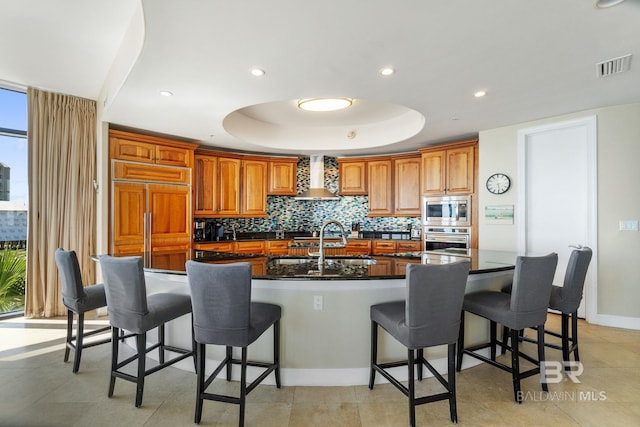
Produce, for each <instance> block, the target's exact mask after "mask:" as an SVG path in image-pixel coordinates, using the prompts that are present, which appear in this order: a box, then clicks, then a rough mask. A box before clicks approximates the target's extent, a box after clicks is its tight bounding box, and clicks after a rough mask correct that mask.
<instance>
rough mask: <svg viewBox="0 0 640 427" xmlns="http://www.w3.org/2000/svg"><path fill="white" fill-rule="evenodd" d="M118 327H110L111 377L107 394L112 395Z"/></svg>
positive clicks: (116, 356)
mask: <svg viewBox="0 0 640 427" xmlns="http://www.w3.org/2000/svg"><path fill="white" fill-rule="evenodd" d="M119 333H120V329H119V328H116V327H115V326H113V327H112V328H111V379H110V380H109V392H108V394H107V395H108V396H109V397H111V396H113V389H114V388H115V386H116V370H117V369H118V343H119V342H120V341H119V340H118V335H119Z"/></svg>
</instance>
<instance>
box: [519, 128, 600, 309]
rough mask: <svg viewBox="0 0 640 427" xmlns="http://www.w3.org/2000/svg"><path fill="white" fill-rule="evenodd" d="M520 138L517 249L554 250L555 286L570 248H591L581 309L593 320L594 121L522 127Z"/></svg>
mask: <svg viewBox="0 0 640 427" xmlns="http://www.w3.org/2000/svg"><path fill="white" fill-rule="evenodd" d="M518 136H519V138H518V139H519V141H518V144H519V145H518V155H519V167H518V170H519V171H520V172H519V180H518V182H519V189H518V194H519V200H518V206H519V207H520V209H519V215H518V237H519V239H518V246H519V250H520V251H521V252H525V253H527V254H532V255H544V254H547V253H550V252H556V253H557V254H558V267H557V269H556V274H555V278H554V285H556V286H562V284H563V281H564V275H565V270H566V268H567V262H568V260H569V255H570V254H571V251H572V249H573V248H572V246H589V247H591V248H592V249H593V250H594V256H593V259H592V261H591V264H590V268H589V274H588V277H587V279H586V282H585V292H584V298H583V300H582V304H581V306H580V309H579V310H578V315H579V316H580V317H585V316H588V317H587V318H589V317H591V315H595V313H596V310H595V308H596V305H595V303H596V300H595V298H596V295H597V294H596V292H595V277H597V276H595V275H594V274H593V272H594V271H595V265H596V259H597V257H596V253H595V249H596V232H595V230H596V217H595V216H596V209H595V207H596V203H595V202H596V185H595V183H596V168H595V159H596V143H595V140H596V119H595V117H587V118H585V119H579V120H572V121H569V122H562V123H556V124H552V125H546V126H541V127H536V128H529V129H522V130H521V131H520V132H519V135H518ZM590 303H593V305H589V304H590ZM585 307H586V308H585Z"/></svg>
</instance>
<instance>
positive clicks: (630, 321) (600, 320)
mask: <svg viewBox="0 0 640 427" xmlns="http://www.w3.org/2000/svg"><path fill="white" fill-rule="evenodd" d="M591 323H593V324H596V325H601V326H610V327H612V328H624V329H635V330H640V317H625V316H614V315H611V314H598V315H596V318H595V319H594V320H593V321H592V322H591Z"/></svg>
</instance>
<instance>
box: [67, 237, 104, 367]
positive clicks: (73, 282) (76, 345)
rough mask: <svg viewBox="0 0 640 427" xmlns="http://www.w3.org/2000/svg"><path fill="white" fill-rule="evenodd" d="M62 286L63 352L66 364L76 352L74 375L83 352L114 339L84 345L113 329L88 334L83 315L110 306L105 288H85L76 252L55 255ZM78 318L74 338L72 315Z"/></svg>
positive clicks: (93, 331) (100, 285)
mask: <svg viewBox="0 0 640 427" xmlns="http://www.w3.org/2000/svg"><path fill="white" fill-rule="evenodd" d="M55 257H56V264H57V266H58V273H59V275H60V282H62V303H63V304H64V306H65V307H67V338H66V344H65V349H64V361H65V362H67V361H68V360H69V350H73V351H74V352H75V355H74V359H73V368H72V371H73V373H74V374H75V373H76V372H78V369H80V358H81V357H82V349H84V348H88V347H93V346H95V345H99V344H105V343H108V342H109V341H111V338H104V339H101V340H94V341H91V342H85V341H84V338H86V337H89V336H92V335H96V334H101V333H104V332H107V331H108V330H109V329H110V327H109V326H105V327H103V328H99V329H95V330H92V331H89V332H85V331H84V314H85V313H86V312H87V311H91V310H96V309H98V308H100V307H104V306H106V305H107V299H106V296H105V293H104V285H103V284H96V285H90V286H83V285H82V275H81V274H80V265H79V263H78V257H77V256H76V253H75V252H74V251H65V250H62V249H60V248H58V249H56V253H55ZM74 313H75V314H76V315H77V316H78V320H77V324H76V334H75V335H73V315H74Z"/></svg>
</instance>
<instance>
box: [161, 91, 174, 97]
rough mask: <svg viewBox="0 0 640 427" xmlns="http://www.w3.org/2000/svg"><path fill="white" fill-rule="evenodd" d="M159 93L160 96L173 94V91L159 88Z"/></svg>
mask: <svg viewBox="0 0 640 427" xmlns="http://www.w3.org/2000/svg"><path fill="white" fill-rule="evenodd" d="M160 95H162V96H173V92H169V91H168V90H161V91H160Z"/></svg>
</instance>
